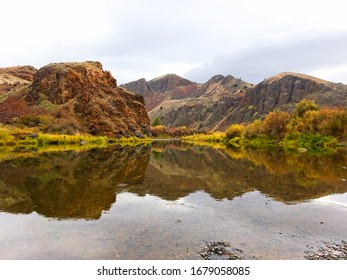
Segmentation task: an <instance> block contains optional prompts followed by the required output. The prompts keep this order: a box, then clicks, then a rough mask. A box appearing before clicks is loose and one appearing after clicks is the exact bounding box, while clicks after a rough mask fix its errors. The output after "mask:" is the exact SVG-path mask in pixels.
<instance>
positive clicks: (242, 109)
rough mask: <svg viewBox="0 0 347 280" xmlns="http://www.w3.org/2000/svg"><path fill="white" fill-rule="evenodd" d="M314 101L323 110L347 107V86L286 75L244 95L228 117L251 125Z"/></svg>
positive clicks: (267, 80) (295, 74) (270, 79)
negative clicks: (275, 113)
mask: <svg viewBox="0 0 347 280" xmlns="http://www.w3.org/2000/svg"><path fill="white" fill-rule="evenodd" d="M304 98H306V99H310V100H314V101H315V102H316V103H317V104H318V105H320V106H322V107H345V106H346V105H347V85H344V84H341V83H332V82H328V81H325V80H322V79H319V78H316V77H313V76H309V75H305V74H297V73H291V72H284V73H280V74H278V75H275V76H273V77H270V78H268V79H265V80H264V81H263V82H261V83H259V84H257V85H256V86H255V87H254V88H253V89H250V90H249V91H247V93H246V94H245V97H244V98H243V100H242V102H241V103H240V105H239V106H238V108H236V109H235V111H234V112H233V113H232V114H230V115H229V116H228V117H227V118H225V121H224V124H222V126H223V127H226V126H227V125H228V124H230V123H238V122H249V121H252V120H254V119H257V118H259V117H263V116H265V115H266V114H268V113H269V112H271V111H273V110H282V111H288V112H291V111H292V110H293V109H294V107H295V105H296V104H297V103H299V102H300V100H302V99H304Z"/></svg>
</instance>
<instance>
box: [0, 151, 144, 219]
mask: <svg viewBox="0 0 347 280" xmlns="http://www.w3.org/2000/svg"><path fill="white" fill-rule="evenodd" d="M149 155H150V148H149V147H144V146H138V147H123V148H121V147H116V148H107V149H93V150H90V151H88V152H80V153H76V152H73V151H69V152H64V153H47V154H42V155H40V156H38V157H25V158H18V159H14V160H8V161H3V162H1V163H0V170H1V173H0V210H2V211H6V212H9V213H31V212H33V211H36V212H37V213H39V214H41V215H44V216H47V217H53V218H60V219H66V218H69V219H71V218H73V219H76V218H84V219H97V218H99V217H100V216H101V214H102V212H103V211H107V210H109V209H110V207H111V205H112V204H113V203H114V202H115V200H116V195H115V191H116V189H117V186H119V185H121V186H122V185H127V184H135V183H138V182H142V181H143V177H144V173H145V170H146V167H147V164H148V161H149Z"/></svg>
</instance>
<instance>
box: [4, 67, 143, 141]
mask: <svg viewBox="0 0 347 280" xmlns="http://www.w3.org/2000/svg"><path fill="white" fill-rule="evenodd" d="M12 76H14V77H16V75H15V74H12ZM17 76H18V75H17ZM0 96H1V93H0ZM0 122H6V123H13V122H16V123H21V124H26V125H29V126H39V127H40V128H41V129H42V130H44V131H55V132H63V133H76V132H84V133H91V134H94V135H107V136H113V137H116V136H123V135H124V136H130V135H139V136H140V135H142V134H145V133H147V132H148V126H149V119H148V115H147V112H146V110H145V108H144V99H143V97H142V96H141V95H138V94H135V93H131V92H129V91H126V90H124V89H121V88H118V87H117V83H116V80H115V79H114V78H113V77H112V75H111V73H110V72H108V71H104V70H103V69H102V65H101V63H100V62H83V63H54V64H49V65H47V66H44V67H42V68H41V69H39V70H38V71H37V72H36V73H35V75H34V76H33V81H32V84H30V83H29V85H28V83H26V84H23V85H21V86H20V87H19V88H17V90H15V91H13V90H12V92H11V94H7V96H5V98H3V99H2V100H0Z"/></svg>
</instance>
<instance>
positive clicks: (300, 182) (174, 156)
mask: <svg viewBox="0 0 347 280" xmlns="http://www.w3.org/2000/svg"><path fill="white" fill-rule="evenodd" d="M346 165H347V154H346V153H339V154H335V155H332V156H324V157H306V156H304V155H300V156H288V155H284V154H278V153H273V154H272V153H262V152H254V151H236V150H228V149H221V148H220V147H219V148H218V149H215V148H212V147H195V146H191V145H184V144H182V143H180V142H177V143H154V144H153V146H152V147H145V146H138V147H110V148H105V149H93V150H90V151H85V152H79V153H77V152H73V151H69V152H64V153H46V154H41V155H39V156H36V157H26V158H16V159H13V160H6V161H2V162H0V211H5V212H9V213H31V212H33V211H35V212H37V213H39V214H41V215H43V216H46V217H52V218H58V219H98V218H99V217H100V216H101V215H102V212H103V211H107V210H109V209H110V207H111V205H112V204H113V203H114V202H115V201H116V195H117V193H120V192H122V191H128V192H132V193H135V194H137V195H140V196H144V195H146V194H150V195H154V196H157V197H160V198H162V199H165V200H176V199H178V198H181V197H185V196H187V195H189V194H190V193H193V192H196V191H204V192H206V193H208V194H209V195H210V196H211V197H213V198H215V199H216V200H221V199H229V200H232V199H233V198H235V197H238V196H241V195H243V194H244V193H246V192H249V191H253V190H258V191H260V192H262V193H263V194H265V195H267V196H270V197H271V198H273V199H275V200H278V201H282V202H284V203H298V202H302V201H305V200H308V199H313V198H318V197H321V196H326V195H329V194H333V193H344V192H347V183H346V182H345V181H342V180H341V179H342V178H346V177H347V174H346V173H347V171H346V170H345V169H343V168H342V167H343V166H346Z"/></svg>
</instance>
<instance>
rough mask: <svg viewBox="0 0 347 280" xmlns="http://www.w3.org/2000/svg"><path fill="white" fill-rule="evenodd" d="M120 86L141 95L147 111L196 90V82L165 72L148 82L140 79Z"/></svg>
mask: <svg viewBox="0 0 347 280" xmlns="http://www.w3.org/2000/svg"><path fill="white" fill-rule="evenodd" d="M120 87H123V88H125V89H127V90H130V91H132V92H135V93H138V94H141V95H143V96H144V98H145V106H146V109H147V111H148V112H149V111H151V110H152V109H154V108H155V107H157V106H158V105H159V104H161V103H163V102H165V101H167V100H171V99H183V98H187V97H190V96H191V95H192V93H195V92H196V90H197V88H198V84H196V83H194V82H191V81H189V80H187V79H184V78H182V77H180V76H177V75H175V74H167V75H164V76H161V77H158V78H155V79H153V80H150V81H148V82H147V81H146V80H145V79H140V80H137V81H134V82H130V83H127V84H124V85H120Z"/></svg>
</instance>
